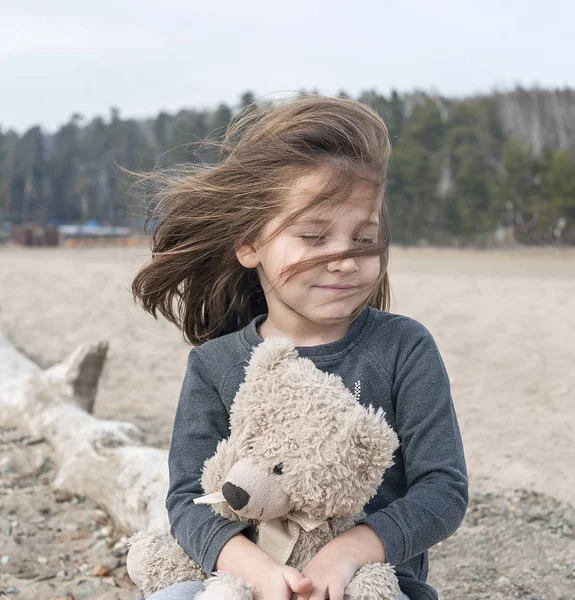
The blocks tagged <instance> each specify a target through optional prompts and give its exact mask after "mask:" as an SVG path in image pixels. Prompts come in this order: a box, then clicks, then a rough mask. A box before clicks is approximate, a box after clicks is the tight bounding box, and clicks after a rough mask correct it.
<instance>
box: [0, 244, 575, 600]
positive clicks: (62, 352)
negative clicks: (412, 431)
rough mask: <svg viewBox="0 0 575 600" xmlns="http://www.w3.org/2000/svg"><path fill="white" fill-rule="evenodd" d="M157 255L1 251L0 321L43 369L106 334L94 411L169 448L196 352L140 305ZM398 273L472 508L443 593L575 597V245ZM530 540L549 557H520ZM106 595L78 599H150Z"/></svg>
mask: <svg viewBox="0 0 575 600" xmlns="http://www.w3.org/2000/svg"><path fill="white" fill-rule="evenodd" d="M147 258H148V252H147V249H146V248H145V247H138V248H101V249H25V248H14V247H0V323H1V324H2V327H3V330H4V332H5V333H6V334H7V335H8V336H9V338H10V339H11V340H13V342H14V343H15V344H16V345H17V346H18V347H19V348H21V349H22V351H23V352H25V353H26V354H27V355H28V356H30V357H32V358H33V359H34V360H35V361H36V362H38V363H39V364H40V365H42V366H44V367H47V366H49V365H51V364H54V363H55V362H58V361H59V360H62V359H63V358H64V357H65V356H66V355H67V354H68V353H69V352H71V351H72V350H73V349H74V348H75V347H76V346H77V345H78V344H80V343H82V342H85V341H93V340H100V339H102V340H108V341H109V343H110V350H109V354H108V361H107V364H106V367H105V371H104V374H103V377H102V380H101V386H100V390H99V394H98V400H97V404H96V411H95V412H96V415H97V416H99V417H102V418H114V419H128V420H130V421H131V422H133V423H135V424H136V425H138V426H139V427H140V428H142V429H143V430H144V431H145V433H146V436H147V440H148V443H149V444H151V445H158V446H162V447H166V446H167V444H168V442H169V437H170V429H171V422H172V419H173V413H174V409H175V406H176V402H177V398H178V393H179V389H180V384H181V380H182V377H183V373H184V369H185V364H186V358H187V354H188V351H189V346H187V345H186V344H185V343H184V341H183V339H182V337H181V334H180V333H179V332H178V331H177V330H176V329H175V328H174V327H173V326H172V325H170V324H168V323H166V322H165V321H154V320H153V318H152V317H151V316H149V315H147V314H145V313H144V312H143V311H142V310H141V308H139V307H138V306H137V305H135V304H134V302H133V301H132V299H131V295H130V293H129V287H130V283H131V279H132V277H133V275H134V273H135V271H136V270H137V269H138V267H139V266H140V265H141V264H143V263H144V262H145V261H146V260H147ZM390 276H391V282H392V290H393V297H392V308H391V310H392V312H396V313H400V314H404V315H408V316H410V317H413V318H415V319H417V320H419V321H420V322H422V323H423V324H424V325H425V326H426V327H427V328H428V329H429V330H430V331H431V333H432V334H433V335H434V337H435V339H436V341H437V344H438V346H439V348H440V351H441V353H442V355H443V358H444V360H445V363H446V366H447V369H448V372H449V375H450V378H451V382H452V389H453V397H454V401H455V406H456V409H457V413H458V416H459V419H460V425H461V429H462V434H463V439H464V445H465V451H466V456H467V461H468V468H469V473H470V484H471V493H472V499H473V498H474V500H473V503H472V505H471V509H470V513H469V514H468V517H467V519H466V523H465V525H464V527H462V528H461V530H460V532H458V534H456V535H455V536H454V537H453V538H451V539H450V540H448V541H447V542H444V543H443V544H442V545H441V546H440V547H438V548H436V549H434V550H433V551H432V561H434V562H432V566H431V574H430V580H431V581H432V582H433V583H435V584H436V585H437V586H438V587H439V588H440V589H441V590H442V594H441V597H442V598H454V599H455V598H461V597H465V598H478V599H479V598H523V597H525V598H531V597H533V596H535V597H541V598H545V599H556V600H559V599H560V598H563V599H565V600H566V599H568V598H575V592H574V591H573V590H574V589H575V541H574V536H575V532H574V531H573V526H574V524H575V523H573V522H572V521H571V519H572V518H573V506H572V503H573V502H574V499H575V475H574V473H575V443H574V439H575V402H574V401H575V369H574V368H573V367H574V364H575V250H573V249H536V248H534V249H530V248H518V249H513V250H505V251H503V250H497V251H495V250H493V251H491V250H490V251H476V250H451V249H429V248H414V249H403V248H398V247H394V248H393V249H392V252H391V265H390ZM46 451H48V450H46ZM1 475H2V473H1V472H0V476H1ZM490 499H491V500H490ZM526 499H527V500H526ZM0 500H1V497H0ZM526 506H527V508H526ZM514 507H515V508H514ZM542 507H545V508H544V509H543V508H542ZM499 509H501V510H499ZM94 510H96V508H94ZM534 510H535V511H536V513H537V514H539V515H540V517H538V518H531V517H533V511H534ZM537 511H538V512H537ZM541 515H547V516H546V517H545V518H544V517H542V516H541ZM546 519H547V520H546ZM545 523H547V524H548V525H549V526H548V527H547V526H546V525H545ZM553 523H554V524H553ZM496 524H498V525H496ZM563 525H565V527H566V529H565V531H563V530H562V529H561V527H562V526H563ZM534 527H535V529H533V528H534ZM537 527H541V528H542V529H541V530H539V529H537ZM557 527H559V531H560V532H561V531H563V533H562V534H561V535H559V534H557ZM569 528H571V529H569ZM520 529H521V531H523V533H521V534H520V533H518V532H519V530H520ZM569 531H570V533H569ZM486 532H487V533H486ZM490 532H491V533H490ZM497 532H498V533H497ZM565 532H566V533H565ZM499 534H500V535H501V536H503V538H502V539H504V540H507V543H508V546H507V548H505V542H504V541H502V540H501V539H499V538H498V537H497V536H498V535H499ZM0 535H1V531H0ZM490 535H492V537H491V538H490V537H489V536H490ZM486 536H487V537H486ZM521 536H523V537H521ZM474 540H475V541H474ZM484 540H487V542H485V541H484ZM546 540H547V541H546ZM484 543H487V548H488V550H486V548H485V547H483V546H482V545H481V544H484ZM529 543H532V544H533V545H535V546H536V545H537V544H540V546H539V549H538V550H533V551H532V552H531V554H529V552H527V551H526V552H527V553H526V554H524V555H518V554H517V552H518V551H517V548H525V547H526V546H527V545H528V544H529ZM545 544H547V545H545ZM502 546H503V547H502ZM498 548H499V551H500V555H497V554H492V555H489V552H491V553H493V552H497V551H498ZM544 548H548V550H549V553H548V556H547V555H545V557H544V556H543V554H541V553H542V552H543V551H544ZM545 552H547V550H545ZM0 554H2V551H1V550H0ZM434 554H435V557H434ZM488 555H489V556H492V562H493V561H496V562H497V561H499V562H498V564H499V566H498V567H497V568H496V572H495V573H491V571H490V570H489V569H493V568H494V567H493V566H492V563H490V562H489V560H488ZM549 556H550V557H551V559H550V560H547V558H548V557H549ZM504 557H507V558H504ZM94 560H96V559H94ZM506 560H507V561H508V562H509V565H510V566H509V567H508V568H507V567H505V569H507V570H505V569H503V571H501V569H502V568H503V567H502V566H501V565H504V564H507V563H506V562H505V561H506ZM544 560H547V563H546V564H543V563H542V561H543V562H544ZM481 561H487V562H486V564H485V565H484V564H483V563H482V562H481ZM490 565H491V566H490ZM556 565H559V567H556ZM515 568H516V569H515ZM537 568H540V571H536V569H537ZM497 569H499V571H498V570H497ZM513 569H515V570H513ZM511 570H513V573H511ZM524 571H528V572H527V573H525V572H524ZM479 572H481V573H482V575H481V576H479V575H477V573H479ZM0 573H2V571H1V570H0ZM489 573H491V575H489ZM549 573H550V574H551V575H553V577H551V575H549V580H547V579H546V577H547V575H548V574H549ZM502 577H503V580H502V579H501V578H502ZM474 578H476V579H477V578H479V580H481V581H479V580H478V581H476V582H475V583H474V581H473V580H474ZM490 578H491V579H490ZM12 579H14V578H12ZM11 581H12V580H11ZM68 581H70V580H68ZM496 582H499V583H498V584H497V583H496ZM526 582H527V583H526ZM529 582H531V583H529ZM546 582H547V583H546ZM57 583H58V578H55V580H54V582H53V585H55V586H56V587H55V588H54V593H53V596H54V597H56V596H58V595H59V594H60V595H63V591H62V590H63V589H64V587H62V586H60V587H58V586H57ZM6 585H7V584H6ZM10 585H14V584H13V583H11V584H10ZM58 585H59V584H58ZM62 585H63V584H62ZM497 585H498V586H499V587H498V588H497ZM464 586H466V587H464ZM506 586H507V587H506ZM522 586H523V587H522ZM537 586H540V587H539V588H538V587H537ZM541 586H542V587H541ZM1 587H2V579H0V592H1V591H2V589H1ZM20 589H21V591H23V592H24V595H23V594H22V593H21V594H20V595H19V596H18V597H19V598H21V599H22V598H25V597H26V596H25V593H27V592H26V589H27V588H25V585H24V584H22V585H21V586H20ZM43 589H44V588H43ZM493 589H496V592H493V591H492V590H493ZM32 590H35V591H34V593H35V594H36V596H35V597H36V598H37V597H38V594H37V592H38V588H37V587H36V588H33V587H30V588H29V593H32ZM569 590H571V591H569ZM120 592H121V590H119V588H118V589H116V591H114V593H120ZM106 593H107V594H108V595H104V592H97V591H96V592H93V594H96V595H92V596H81V595H78V594H79V592H77V593H76V596H75V598H76V599H78V598H81V597H86V598H88V597H89V598H100V597H101V598H109V599H110V600H111V599H112V598H118V599H119V598H122V599H124V598H125V599H128V598H137V594H136V595H134V591H133V590H129V589H126V590H125V594H131V595H118V596H111V595H109V594H110V590H108V591H107V592H106ZM98 594H100V595H98ZM498 594H500V595H498ZM0 597H1V594H0ZM41 597H51V596H41Z"/></svg>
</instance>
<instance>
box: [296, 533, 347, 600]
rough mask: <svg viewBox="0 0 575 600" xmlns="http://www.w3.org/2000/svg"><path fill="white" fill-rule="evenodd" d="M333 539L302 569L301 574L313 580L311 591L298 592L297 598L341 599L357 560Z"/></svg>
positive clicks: (315, 599)
mask: <svg viewBox="0 0 575 600" xmlns="http://www.w3.org/2000/svg"><path fill="white" fill-rule="evenodd" d="M336 540H337V538H336V539H335V540H332V541H331V542H329V544H326V545H325V546H324V547H323V548H322V549H321V550H320V551H319V552H318V553H317V554H316V555H315V556H314V557H313V558H312V559H311V560H310V561H309V563H308V564H307V565H306V566H305V567H304V568H303V569H302V572H301V574H302V575H303V576H304V577H308V578H309V579H310V580H311V581H313V589H312V590H311V593H302V592H300V593H299V594H298V600H325V598H330V600H343V593H344V591H345V588H346V587H347V586H348V585H349V582H350V581H351V580H352V579H353V576H354V575H355V573H356V571H357V570H358V568H359V567H358V565H357V560H356V559H355V557H353V556H351V555H350V553H349V548H345V547H343V544H337V543H334V542H336Z"/></svg>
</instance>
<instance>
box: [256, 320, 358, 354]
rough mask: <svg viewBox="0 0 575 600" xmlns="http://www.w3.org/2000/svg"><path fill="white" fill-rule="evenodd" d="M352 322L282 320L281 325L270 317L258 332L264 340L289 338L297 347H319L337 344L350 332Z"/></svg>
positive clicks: (260, 326)
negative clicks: (326, 322) (327, 322)
mask: <svg viewBox="0 0 575 600" xmlns="http://www.w3.org/2000/svg"><path fill="white" fill-rule="evenodd" d="M350 328H351V321H346V322H343V323H336V324H333V325H318V324H316V323H311V322H309V321H307V322H305V323H302V322H301V321H299V320H298V319H296V318H292V319H289V318H287V319H285V318H284V319H282V321H281V323H275V322H274V320H273V317H272V316H271V315H268V316H267V318H266V319H265V321H263V323H261V324H260V325H259V326H258V328H257V332H258V335H259V336H260V337H261V338H262V339H265V338H268V337H272V336H278V337H287V338H288V339H290V340H291V341H292V342H293V343H294V344H295V345H296V346H300V347H303V346H319V345H322V344H331V343H332V342H337V341H338V340H340V339H341V338H343V337H345V335H346V334H347V333H348V332H349V330H350Z"/></svg>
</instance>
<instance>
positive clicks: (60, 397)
mask: <svg viewBox="0 0 575 600" xmlns="http://www.w3.org/2000/svg"><path fill="white" fill-rule="evenodd" d="M107 350H108V344H107V342H98V343H94V344H84V345H82V346H80V347H79V348H77V349H76V350H75V351H74V352H73V353H72V354H71V355H70V356H69V357H68V358H67V359H66V360H64V361H63V362H61V363H58V364H56V365H54V366H53V367H51V368H49V369H46V370H43V369H41V368H40V367H39V366H38V365H36V364H35V363H34V362H33V361H31V360H30V359H29V358H27V357H26V356H25V355H24V354H22V353H21V352H20V351H19V350H18V349H17V348H15V347H14V345H13V344H11V343H10V341H9V340H8V339H7V338H6V337H5V336H4V335H3V334H2V332H1V331H0V426H2V427H16V428H18V429H20V430H22V431H24V432H25V433H27V434H29V435H32V436H37V437H42V438H45V439H46V441H47V442H48V443H49V444H50V445H51V446H52V447H53V449H54V454H55V460H56V463H57V474H56V477H55V479H54V481H53V483H52V486H53V488H54V489H55V490H57V491H60V492H63V493H65V494H74V495H79V496H86V497H88V498H90V499H91V500H93V501H94V502H96V503H97V504H99V505H100V506H101V507H102V508H103V509H104V510H105V511H106V512H107V513H108V514H109V515H110V517H111V518H112V519H113V520H114V522H115V524H116V525H117V526H118V527H119V528H120V529H121V530H122V531H124V532H125V533H127V534H131V533H133V532H135V531H138V530H141V529H148V528H150V527H160V528H162V529H167V528H168V519H167V514H166V509H165V506H164V500H165V497H166V492H167V489H168V466H167V464H168V460H167V452H166V451H165V450H159V449H156V448H150V447H147V446H145V445H144V443H143V442H144V440H143V434H142V432H141V431H140V430H139V429H138V428H137V427H135V426H134V425H131V424H130V423H125V422H120V421H111V420H104V419H98V418H96V417H94V416H93V415H92V414H91V413H92V410H93V407H94V402H95V399H96V392H97V388H98V380H99V378H100V375H101V373H102V369H103V367H104V362H105V360H106V353H107Z"/></svg>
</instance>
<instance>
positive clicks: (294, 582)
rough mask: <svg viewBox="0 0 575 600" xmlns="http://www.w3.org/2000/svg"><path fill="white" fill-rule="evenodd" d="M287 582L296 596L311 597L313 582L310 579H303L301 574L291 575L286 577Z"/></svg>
mask: <svg viewBox="0 0 575 600" xmlns="http://www.w3.org/2000/svg"><path fill="white" fill-rule="evenodd" d="M286 579H287V582H288V584H289V586H290V588H291V589H292V592H293V593H294V595H299V596H301V595H304V596H309V593H310V592H311V590H312V588H313V581H312V580H311V579H310V578H309V577H302V576H301V574H300V573H297V572H295V573H289V574H287V576H286Z"/></svg>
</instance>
